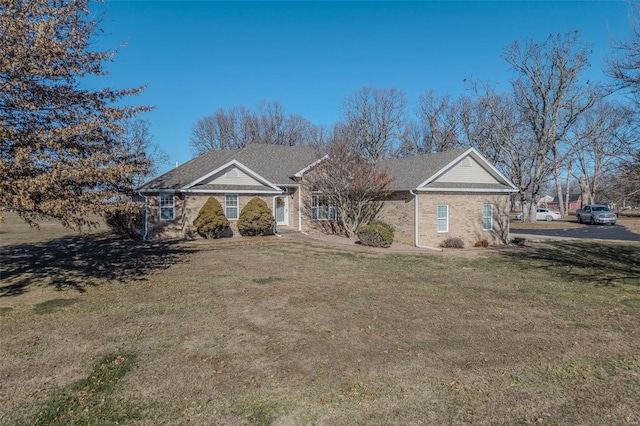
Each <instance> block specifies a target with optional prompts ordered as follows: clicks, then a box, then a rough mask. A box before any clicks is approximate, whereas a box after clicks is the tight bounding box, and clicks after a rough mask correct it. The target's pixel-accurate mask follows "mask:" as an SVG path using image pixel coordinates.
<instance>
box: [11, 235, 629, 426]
mask: <svg viewBox="0 0 640 426" xmlns="http://www.w3.org/2000/svg"><path fill="white" fill-rule="evenodd" d="M97 238H98V241H99V240H100V237H97ZM87 244H88V247H87V248H86V249H85V250H88V251H90V250H91V249H90V247H91V244H90V243H89V242H87ZM180 247H181V250H182V252H181V256H180V257H179V258H176V259H175V261H173V262H171V264H170V265H168V266H167V267H166V268H155V269H153V268H152V269H148V270H145V271H144V272H143V274H141V275H140V276H138V278H140V277H144V279H137V278H136V276H134V277H132V278H131V279H129V278H126V275H125V276H124V277H123V279H122V280H111V279H110V277H109V276H102V275H98V276H97V277H96V278H95V279H96V285H94V286H90V287H86V288H85V290H86V291H85V292H84V293H78V292H77V291H76V290H74V288H75V287H73V286H67V287H64V288H63V289H62V290H58V291H56V290H55V287H52V286H50V285H48V284H47V282H46V280H43V279H42V278H43V277H42V275H39V274H34V272H33V271H30V270H28V268H27V269H25V270H21V272H20V274H18V272H17V271H16V268H11V267H9V269H10V270H12V271H14V277H13V279H16V280H21V279H26V280H31V279H36V281H39V282H42V285H38V284H35V283H34V284H27V285H26V286H25V289H27V290H28V291H23V292H21V293H19V294H17V295H15V296H8V295H6V296H5V297H0V307H1V308H3V309H5V311H4V313H3V314H2V315H3V316H2V321H3V327H2V328H1V329H0V341H2V342H3V345H2V346H0V359H2V363H0V377H2V380H1V381H0V423H2V424H13V423H15V422H18V421H25V420H26V421H29V420H30V419H33V418H34V417H33V416H35V415H37V413H39V412H41V411H42V410H43V407H49V406H51V402H50V401H51V399H50V398H52V395H56V394H57V393H58V392H59V391H60V390H61V389H63V390H64V389H70V388H69V386H74V383H78V381H80V380H82V379H83V378H86V377H88V376H89V375H91V371H92V370H93V368H94V365H93V362H94V361H93V360H95V359H100V358H101V357H102V356H103V354H105V353H106V354H110V353H111V354H114V353H128V354H135V355H136V360H137V361H136V365H135V368H132V369H131V370H130V371H128V372H127V374H126V375H123V376H122V377H121V378H120V379H119V381H118V383H117V387H114V388H113V393H111V394H110V396H106V397H105V400H106V401H114V399H113V398H117V401H118V403H119V404H123V406H124V407H129V408H130V410H129V409H128V408H127V410H129V411H125V413H124V414H127V413H129V414H131V416H132V417H129V418H128V422H132V423H138V424H164V423H169V424H182V423H192V424H203V425H206V424H312V423H313V424H443V423H444V424H496V423H497V424H529V423H538V422H540V423H543V424H601V423H602V421H603V419H606V420H605V421H606V423H609V424H630V423H634V422H635V423H637V422H640V416H639V415H638V412H637V406H638V405H640V380H638V378H639V377H640V357H639V356H638V353H640V351H639V350H640V335H639V334H638V327H639V325H640V309H639V308H638V305H637V302H634V301H637V300H640V283H638V281H637V280H635V278H637V277H638V276H639V275H640V259H638V255H637V253H638V250H637V249H638V246H637V245H635V246H634V245H624V244H621V245H615V244H606V245H602V244H597V243H593V242H590V243H589V244H583V245H580V244H578V243H575V244H573V245H572V244H569V245H567V244H553V245H544V246H540V247H539V248H522V249H518V250H515V251H509V250H507V251H491V250H487V251H482V252H481V254H479V255H477V256H474V257H463V256H460V257H457V256H454V255H445V254H436V253H430V252H429V253H427V252H425V253H420V254H399V253H386V252H376V251H355V250H349V249H348V248H345V247H335V246H330V245H324V244H319V243H318V244H315V243H313V244H312V243H307V242H300V241H295V240H293V239H287V237H284V238H281V239H276V238H269V239H251V240H247V239H238V240H231V241H212V242H209V241H207V242H200V241H198V242H193V243H183V244H182V245H181V246H180ZM136 249H138V250H144V247H138V246H136ZM166 249H167V250H169V251H171V250H174V249H175V246H174V245H172V244H167V246H166ZM4 250H6V252H8V253H9V254H11V252H12V248H11V247H8V248H5V249H4ZM117 250H119V249H117ZM156 251H161V248H160V247H158V248H157V249H154V251H153V253H155V252H156ZM578 253H580V256H577V254H578ZM60 255H61V254H58V256H60ZM571 259H574V260H575V261H572V260H571ZM52 262H53V263H55V260H53V261H52ZM594 262H595V263H594ZM23 264H24V265H28V263H27V262H23ZM58 265H60V266H58V268H60V269H61V272H62V270H63V269H64V268H67V267H70V268H72V269H73V268H74V267H75V266H74V265H73V264H71V265H70V264H68V263H65V262H59V261H58ZM62 265H65V266H64V268H63V266H62ZM21 274H24V277H23V278H21V276H22V275H21ZM621 277H625V279H620V278H621ZM63 298H64V299H78V300H79V302H78V303H74V304H69V305H67V306H64V307H59V308H57V309H52V310H51V312H49V313H47V314H46V315H34V308H35V306H36V305H38V304H39V303H41V302H43V301H46V300H53V299H63ZM53 405H56V404H53ZM95 410H98V409H97V408H95ZM95 410H94V408H89V412H98V411H95ZM116 414H117V415H123V413H122V412H117V413H116Z"/></svg>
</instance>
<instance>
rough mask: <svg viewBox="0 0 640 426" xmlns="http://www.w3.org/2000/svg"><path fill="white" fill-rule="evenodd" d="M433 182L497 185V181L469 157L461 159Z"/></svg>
mask: <svg viewBox="0 0 640 426" xmlns="http://www.w3.org/2000/svg"><path fill="white" fill-rule="evenodd" d="M435 182H439V183H444V182H447V183H451V182H453V183H497V182H498V181H497V180H496V179H495V178H494V177H493V176H492V175H491V174H490V173H489V172H488V171H487V170H486V169H485V168H484V167H482V166H481V165H480V164H479V163H478V162H477V161H475V160H474V159H473V158H471V157H470V156H467V157H465V158H463V159H462V160H461V161H460V162H459V163H458V164H456V165H455V166H453V167H452V168H451V169H450V170H448V171H447V172H446V173H445V174H443V175H442V176H440V177H439V178H438V179H436V180H435Z"/></svg>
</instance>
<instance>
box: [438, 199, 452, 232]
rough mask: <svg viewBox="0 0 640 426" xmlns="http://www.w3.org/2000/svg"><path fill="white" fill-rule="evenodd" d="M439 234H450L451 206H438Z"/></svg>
mask: <svg viewBox="0 0 640 426" xmlns="http://www.w3.org/2000/svg"><path fill="white" fill-rule="evenodd" d="M438 232H449V206H447V205H440V206H438Z"/></svg>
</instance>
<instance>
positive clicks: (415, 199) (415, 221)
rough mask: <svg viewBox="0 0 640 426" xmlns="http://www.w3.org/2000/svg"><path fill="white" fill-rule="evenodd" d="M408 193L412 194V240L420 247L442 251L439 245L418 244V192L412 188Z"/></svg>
mask: <svg viewBox="0 0 640 426" xmlns="http://www.w3.org/2000/svg"><path fill="white" fill-rule="evenodd" d="M409 194H411V195H413V226H414V229H413V242H414V245H415V246H416V247H418V248H421V249H426V250H433V251H443V250H442V249H441V248H440V247H431V246H423V245H420V244H419V238H418V235H419V234H418V232H419V230H420V227H419V226H418V194H416V193H415V192H413V190H412V189H410V190H409Z"/></svg>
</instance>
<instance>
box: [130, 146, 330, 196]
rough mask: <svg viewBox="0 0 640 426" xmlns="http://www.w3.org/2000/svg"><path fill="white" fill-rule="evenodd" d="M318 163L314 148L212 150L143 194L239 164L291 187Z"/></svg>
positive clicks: (148, 186) (154, 182)
mask: <svg viewBox="0 0 640 426" xmlns="http://www.w3.org/2000/svg"><path fill="white" fill-rule="evenodd" d="M317 159H318V155H317V154H316V152H315V150H314V149H313V148H311V147H306V146H295V147H291V146H283V145H267V144H263V145H261V144H252V145H249V146H247V147H246V148H242V149H234V150H212V151H208V152H206V153H204V154H202V155H200V156H198V157H196V158H194V159H192V160H191V161H189V162H187V163H184V164H183V165H181V166H179V167H177V168H175V169H173V170H171V171H169V172H167V173H165V174H163V175H161V176H159V177H157V178H155V179H153V180H151V181H150V182H147V183H145V184H144V185H142V186H141V187H140V188H139V189H140V190H143V191H145V190H154V189H179V188H182V187H184V186H186V185H188V184H190V183H192V182H194V181H196V180H198V179H199V178H201V177H203V176H205V175H207V174H209V173H211V172H212V171H214V170H216V169H218V168H219V167H221V166H223V165H225V164H226V163H228V162H230V161H232V160H236V161H238V162H240V163H241V164H243V165H244V166H246V167H248V168H250V169H251V170H253V171H254V172H255V173H257V174H259V175H260V176H262V177H263V178H265V179H266V180H268V181H269V182H270V183H272V184H275V185H288V184H292V183H294V181H293V179H292V176H293V175H294V174H296V173H297V172H299V171H301V170H303V169H304V168H305V167H307V166H309V165H310V164H312V163H313V162H315V161H316V160H317Z"/></svg>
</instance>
